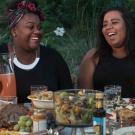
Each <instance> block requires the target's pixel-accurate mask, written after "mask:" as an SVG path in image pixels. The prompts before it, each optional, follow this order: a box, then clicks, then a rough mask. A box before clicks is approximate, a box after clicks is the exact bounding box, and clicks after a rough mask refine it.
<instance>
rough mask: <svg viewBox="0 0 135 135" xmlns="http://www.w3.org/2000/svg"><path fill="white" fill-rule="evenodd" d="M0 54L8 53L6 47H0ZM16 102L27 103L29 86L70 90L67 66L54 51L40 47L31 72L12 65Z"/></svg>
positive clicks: (53, 89)
mask: <svg viewBox="0 0 135 135" xmlns="http://www.w3.org/2000/svg"><path fill="white" fill-rule="evenodd" d="M0 52H1V53H2V52H8V49H7V45H1V46H0ZM14 71H15V77H16V85H17V97H18V102H27V101H28V99H27V96H28V95H29V94H30V86H31V85H46V86H48V89H49V90H52V91H56V90H61V89H70V88H72V81H71V76H70V72H69V69H68V66H67V64H66V63H65V61H64V60H63V58H62V56H61V55H60V54H59V53H58V52H57V51H56V50H54V49H52V48H49V47H45V46H41V47H40V60H39V62H38V64H37V65H36V66H35V67H34V68H33V69H31V70H23V69H20V68H18V67H17V66H15V65H14Z"/></svg>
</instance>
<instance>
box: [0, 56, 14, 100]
mask: <svg viewBox="0 0 135 135" xmlns="http://www.w3.org/2000/svg"><path fill="white" fill-rule="evenodd" d="M0 96H3V97H6V96H14V97H15V96H16V80H15V74H14V70H13V66H12V62H11V59H10V57H9V55H8V53H1V54H0Z"/></svg>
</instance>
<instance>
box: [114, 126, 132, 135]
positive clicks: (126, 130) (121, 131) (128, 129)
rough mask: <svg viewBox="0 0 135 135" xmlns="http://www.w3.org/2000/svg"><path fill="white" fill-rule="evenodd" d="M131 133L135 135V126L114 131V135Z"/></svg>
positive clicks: (128, 134)
mask: <svg viewBox="0 0 135 135" xmlns="http://www.w3.org/2000/svg"><path fill="white" fill-rule="evenodd" d="M130 133H134V134H131V135H135V126H131V127H123V128H120V129H117V130H115V131H113V135H130Z"/></svg>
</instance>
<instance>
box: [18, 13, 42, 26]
mask: <svg viewBox="0 0 135 135" xmlns="http://www.w3.org/2000/svg"><path fill="white" fill-rule="evenodd" d="M23 22H26V23H29V22H31V23H32V22H33V23H40V19H39V17H38V16H37V15H36V14H33V13H28V14H25V15H24V16H23V17H22V18H21V20H20V21H19V22H18V23H20V24H21V23H23Z"/></svg>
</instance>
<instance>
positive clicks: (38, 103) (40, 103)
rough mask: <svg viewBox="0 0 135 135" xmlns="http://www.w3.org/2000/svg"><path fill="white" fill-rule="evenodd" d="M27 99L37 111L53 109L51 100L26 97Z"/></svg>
mask: <svg viewBox="0 0 135 135" xmlns="http://www.w3.org/2000/svg"><path fill="white" fill-rule="evenodd" d="M28 99H30V100H31V101H32V104H33V106H34V107H35V108H38V109H53V108H54V103H53V100H40V99H33V98H31V97H30V96H28Z"/></svg>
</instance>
